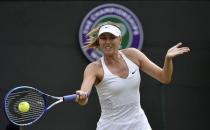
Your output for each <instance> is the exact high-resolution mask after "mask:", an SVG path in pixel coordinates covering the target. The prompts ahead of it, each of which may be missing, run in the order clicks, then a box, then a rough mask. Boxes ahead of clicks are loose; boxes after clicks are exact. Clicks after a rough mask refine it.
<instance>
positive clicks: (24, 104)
mask: <svg viewBox="0 0 210 130" xmlns="http://www.w3.org/2000/svg"><path fill="white" fill-rule="evenodd" d="M29 109H30V105H29V103H28V102H26V101H23V102H20V103H19V104H18V110H19V111H20V112H28V111H29Z"/></svg>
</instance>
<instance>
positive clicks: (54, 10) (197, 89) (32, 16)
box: [0, 1, 210, 130]
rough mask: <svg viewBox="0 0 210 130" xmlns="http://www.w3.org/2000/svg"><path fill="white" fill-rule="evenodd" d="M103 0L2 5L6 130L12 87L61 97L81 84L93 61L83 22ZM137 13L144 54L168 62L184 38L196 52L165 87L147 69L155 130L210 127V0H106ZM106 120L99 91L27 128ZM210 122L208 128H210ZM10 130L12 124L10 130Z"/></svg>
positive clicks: (0, 58) (2, 121)
mask: <svg viewBox="0 0 210 130" xmlns="http://www.w3.org/2000/svg"><path fill="white" fill-rule="evenodd" d="M104 3H107V2H105V1H104V2H103V1H100V2H97V1H69V2H68V1H62V2H41V1H33V2H24V1H22V2H1V3H0V101H1V109H0V130H6V129H8V128H9V127H8V124H9V122H8V121H7V120H6V117H5V116H4V113H3V110H2V101H3V97H4V96H5V94H6V92H7V91H8V90H10V89H11V88H13V87H15V86H18V85H29V86H34V87H36V88H38V89H40V90H42V91H44V92H46V93H49V94H51V95H55V96H63V95H67V94H69V93H73V92H75V91H76V90H77V89H79V88H80V85H81V82H82V78H83V70H84V69H85V67H86V65H87V64H88V63H90V61H89V60H87V58H86V57H85V56H84V54H83V53H82V51H81V49H80V45H79V37H78V36H79V27H80V24H81V22H82V20H83V18H84V17H85V15H86V14H87V13H88V12H89V11H90V10H92V9H93V8H95V7H96V6H98V5H100V4H104ZM108 3H116V4H120V5H123V6H125V7H127V8H129V9H130V10H132V11H133V13H135V14H136V16H137V17H138V18H139V20H140V21H141V24H142V28H143V32H144V41H143V46H142V49H141V51H142V52H143V53H145V54H146V55H147V56H148V57H149V58H150V59H151V60H152V61H153V62H155V63H156V64H157V65H159V66H161V67H162V66H163V61H164V56H165V54H166V52H167V50H168V48H170V47H171V46H173V45H175V44H176V43H177V42H180V41H181V42H183V43H184V46H189V47H190V49H191V52H190V53H189V54H186V55H182V56H179V57H176V58H175V59H174V74H173V81H172V83H171V84H169V85H163V84H160V83H159V82H158V81H156V80H154V79H152V78H151V77H149V76H148V75H146V74H144V73H143V72H141V76H142V82H141V87H140V92H141V105H142V107H143V109H144V111H145V113H146V115H147V117H148V120H149V122H150V124H151V126H152V128H153V129H154V130H204V129H208V128H209V127H208V126H209V125H208V122H209V121H208V117H209V116H210V102H209V99H210V91H209V88H208V87H210V71H209V66H210V58H209V56H210V31H209V30H210V14H209V12H210V3H209V2H204V1H203V2H195V1H184V2H179V1H171V2H169V1H168V2H167V1H157V2H155V1H148V2H146V1H108ZM99 117H100V105H99V102H98V96H97V93H96V90H95V88H94V89H93V90H92V93H91V95H90V99H89V103H88V105H87V106H85V107H80V106H79V105H77V104H76V103H63V104H60V105H57V106H56V108H54V109H51V110H50V111H49V112H48V113H47V114H46V115H45V116H44V117H43V118H41V119H40V120H39V121H38V122H37V123H35V124H33V125H31V126H27V127H23V128H22V130H46V129H49V130H58V129H60V130H67V129H68V130H84V129H85V130H94V129H95V128H96V123H97V121H98V119H99ZM207 125H208V126H207ZM10 129H11V128H10Z"/></svg>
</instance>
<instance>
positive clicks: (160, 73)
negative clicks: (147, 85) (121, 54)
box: [130, 43, 190, 84]
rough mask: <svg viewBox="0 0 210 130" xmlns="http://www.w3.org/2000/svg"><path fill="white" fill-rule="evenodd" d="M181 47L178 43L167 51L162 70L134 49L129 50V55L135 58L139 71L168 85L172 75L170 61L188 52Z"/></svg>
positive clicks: (186, 48) (185, 48)
mask: <svg viewBox="0 0 210 130" xmlns="http://www.w3.org/2000/svg"><path fill="white" fill-rule="evenodd" d="M181 45H182V43H178V44H177V45H175V46H173V47H171V48H170V49H169V50H168V51H167V54H166V56H165V60H164V66H163V67H162V68H161V67H159V66H158V65H156V64H155V63H154V62H152V61H151V60H150V59H149V58H148V57H147V56H146V55H145V54H143V53H142V52H141V51H139V50H137V49H135V48H130V55H131V56H133V57H135V58H134V60H135V61H136V63H137V64H138V65H139V66H140V69H141V70H142V71H143V72H145V73H146V74H148V75H150V76H151V77H153V78H154V79H156V80H158V81H160V82H161V83H164V84H168V83H170V82H171V77H172V73H173V63H172V59H173V58H174V57H176V56H178V55H181V54H184V53H186V52H189V51H190V49H189V48H188V47H180V46H181Z"/></svg>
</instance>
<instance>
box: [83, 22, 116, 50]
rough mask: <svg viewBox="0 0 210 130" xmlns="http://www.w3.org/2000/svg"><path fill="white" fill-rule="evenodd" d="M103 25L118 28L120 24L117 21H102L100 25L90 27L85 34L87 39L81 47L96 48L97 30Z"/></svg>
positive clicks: (97, 43)
mask: <svg viewBox="0 0 210 130" xmlns="http://www.w3.org/2000/svg"><path fill="white" fill-rule="evenodd" d="M104 25H113V26H116V27H118V28H119V29H120V26H119V24H118V23H114V22H111V21H107V22H104V23H102V24H100V26H97V27H95V28H92V29H91V30H90V32H89V33H87V35H86V36H87V37H89V38H88V39H87V42H86V43H85V44H86V45H85V46H84V47H83V49H89V48H93V49H96V48H98V47H99V41H98V32H99V30H100V28H101V27H102V26H104Z"/></svg>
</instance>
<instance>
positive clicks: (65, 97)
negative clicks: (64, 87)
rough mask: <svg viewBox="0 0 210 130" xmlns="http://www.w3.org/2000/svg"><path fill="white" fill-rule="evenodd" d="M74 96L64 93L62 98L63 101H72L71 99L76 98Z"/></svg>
mask: <svg viewBox="0 0 210 130" xmlns="http://www.w3.org/2000/svg"><path fill="white" fill-rule="evenodd" d="M76 97H77V95H76V94H72V95H66V96H63V100H64V101H73V100H75V99H76Z"/></svg>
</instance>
